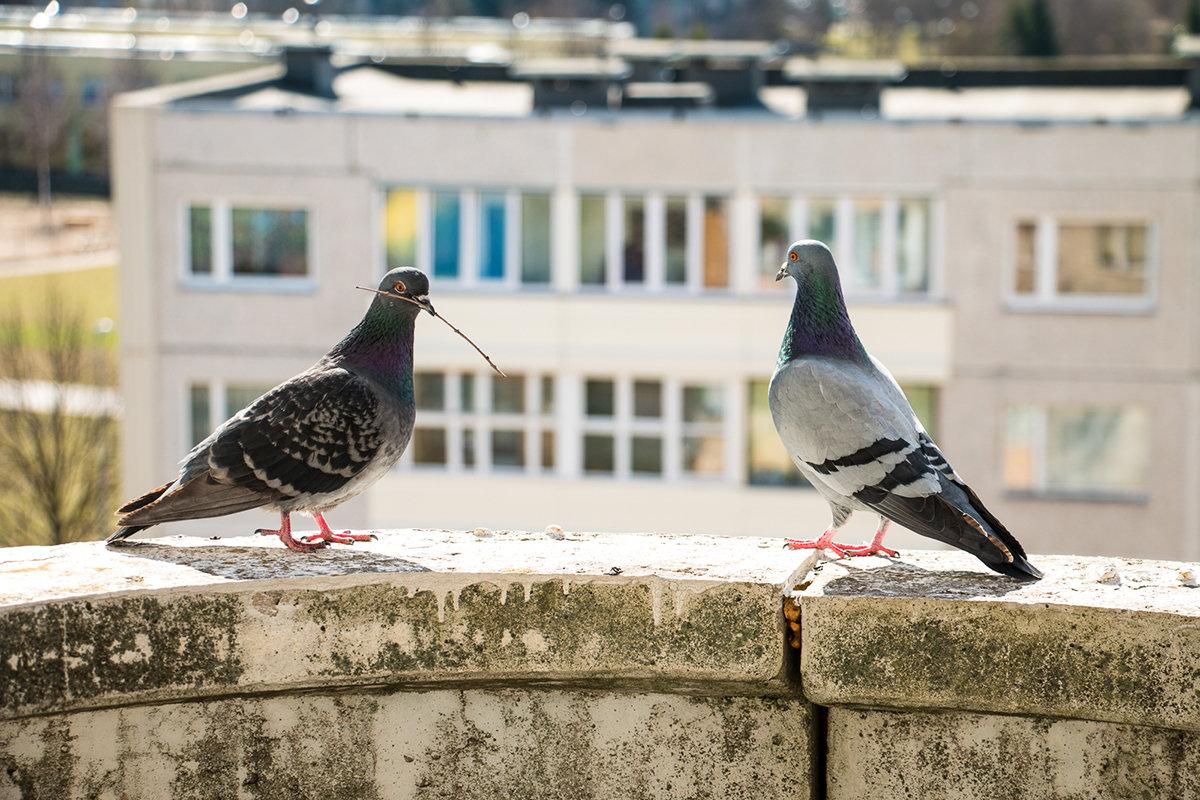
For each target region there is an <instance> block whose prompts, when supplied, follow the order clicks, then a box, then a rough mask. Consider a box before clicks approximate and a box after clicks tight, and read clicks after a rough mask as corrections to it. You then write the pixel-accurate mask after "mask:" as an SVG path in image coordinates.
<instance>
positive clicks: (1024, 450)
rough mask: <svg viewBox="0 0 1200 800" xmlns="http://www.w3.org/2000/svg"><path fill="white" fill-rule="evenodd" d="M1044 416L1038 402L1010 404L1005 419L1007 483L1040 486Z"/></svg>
mask: <svg viewBox="0 0 1200 800" xmlns="http://www.w3.org/2000/svg"><path fill="white" fill-rule="evenodd" d="M1042 419H1043V416H1042V414H1041V413H1040V411H1039V409H1037V408H1035V407H1034V406H1017V407H1015V408H1010V409H1009V410H1008V413H1007V414H1006V415H1005V420H1004V485H1005V486H1007V487H1008V488H1010V489H1036V488H1038V476H1037V473H1038V453H1039V452H1040V449H1041V445H1040V439H1041V437H1040V435H1039V433H1038V432H1039V431H1040V430H1041V429H1042V427H1043V426H1042V424H1041V421H1042Z"/></svg>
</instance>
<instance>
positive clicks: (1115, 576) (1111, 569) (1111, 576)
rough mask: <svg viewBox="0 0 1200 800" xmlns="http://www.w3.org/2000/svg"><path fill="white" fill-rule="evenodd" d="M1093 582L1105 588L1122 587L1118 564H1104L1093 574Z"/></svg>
mask: <svg viewBox="0 0 1200 800" xmlns="http://www.w3.org/2000/svg"><path fill="white" fill-rule="evenodd" d="M1092 580H1093V581H1095V582H1096V583H1099V584H1103V585H1105V586H1120V585H1121V571H1120V570H1119V569H1117V565H1116V564H1102V565H1101V566H1100V567H1099V568H1097V569H1094V570H1093V572H1092Z"/></svg>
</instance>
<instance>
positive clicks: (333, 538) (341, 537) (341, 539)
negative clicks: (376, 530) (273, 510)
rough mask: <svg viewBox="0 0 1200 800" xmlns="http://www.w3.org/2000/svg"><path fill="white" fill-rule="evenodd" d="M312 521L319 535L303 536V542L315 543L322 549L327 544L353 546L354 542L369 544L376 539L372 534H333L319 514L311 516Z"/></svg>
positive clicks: (343, 532) (347, 532) (348, 532)
mask: <svg viewBox="0 0 1200 800" xmlns="http://www.w3.org/2000/svg"><path fill="white" fill-rule="evenodd" d="M313 519H315V520H316V521H317V528H318V529H319V530H320V533H315V534H313V535H311V536H305V537H304V541H305V542H307V543H317V542H319V544H317V545H316V546H317V547H324V546H325V545H327V544H330V543H333V544H354V543H355V542H369V541H371V540H372V539H375V538H377V537H376V536H375V534H373V533H351V532H350V531H342V532H341V533H337V532H335V531H334V530H333V529H332V528H330V527H329V523H328V522H326V521H325V517H324V516H322V515H320V514H313Z"/></svg>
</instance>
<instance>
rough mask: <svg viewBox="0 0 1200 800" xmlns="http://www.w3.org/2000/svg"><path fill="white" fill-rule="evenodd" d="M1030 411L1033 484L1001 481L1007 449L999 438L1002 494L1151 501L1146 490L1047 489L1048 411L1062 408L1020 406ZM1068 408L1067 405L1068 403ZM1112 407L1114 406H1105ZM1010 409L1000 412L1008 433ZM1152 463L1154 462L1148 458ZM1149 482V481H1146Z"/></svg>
mask: <svg viewBox="0 0 1200 800" xmlns="http://www.w3.org/2000/svg"><path fill="white" fill-rule="evenodd" d="M1021 405H1023V406H1026V407H1028V408H1030V409H1032V410H1033V411H1034V412H1035V413H1034V415H1033V431H1034V434H1033V442H1032V445H1031V448H1030V449H1031V450H1032V451H1033V465H1032V467H1033V485H1032V486H1030V487H1019V486H1009V485H1008V483H1007V481H1004V480H1003V476H1004V466H1003V461H1004V459H1005V456H1006V450H1007V448H1008V439H1007V436H1004V437H1002V439H1001V450H1000V459H1001V466H1000V470H999V474H1000V475H1001V480H1002V483H1003V485H1004V492H1005V494H1006V495H1008V496H1009V497H1013V498H1018V499H1035V500H1100V501H1105V502H1127V503H1144V502H1146V501H1147V500H1149V498H1150V491H1149V489H1148V488H1142V489H1107V488H1104V487H1096V488H1089V487H1079V488H1052V487H1050V486H1048V480H1049V469H1048V467H1047V463H1048V460H1049V446H1048V441H1049V428H1050V422H1049V420H1050V410H1051V409H1052V408H1054V407H1056V406H1058V407H1063V406H1062V405H1060V404H1056V403H1038V402H1033V403H1023V404H1021ZM1068 405H1069V404H1068ZM1106 407H1109V408H1111V407H1114V406H1106ZM1115 407H1116V408H1120V409H1122V410H1128V409H1131V408H1133V406H1131V405H1129V404H1117V405H1116V406H1115ZM1012 408H1013V407H1012V406H1005V407H1004V408H1003V410H1002V412H1001V413H1002V414H1003V415H1004V418H1003V419H1002V423H1001V430H1002V431H1007V426H1008V419H1007V417H1008V414H1009V413H1010V412H1011V411H1012ZM1151 463H1153V459H1151ZM1147 481H1149V478H1148V479H1147Z"/></svg>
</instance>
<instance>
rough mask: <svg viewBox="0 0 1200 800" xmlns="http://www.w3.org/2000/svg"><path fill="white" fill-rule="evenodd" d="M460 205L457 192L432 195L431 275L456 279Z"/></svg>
mask: <svg viewBox="0 0 1200 800" xmlns="http://www.w3.org/2000/svg"><path fill="white" fill-rule="evenodd" d="M461 215H462V204H461V203H460V202H459V197H458V192H434V193H433V274H434V275H435V276H436V277H439V278H457V277H458V238H459V229H458V225H459V218H460V216H461Z"/></svg>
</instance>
